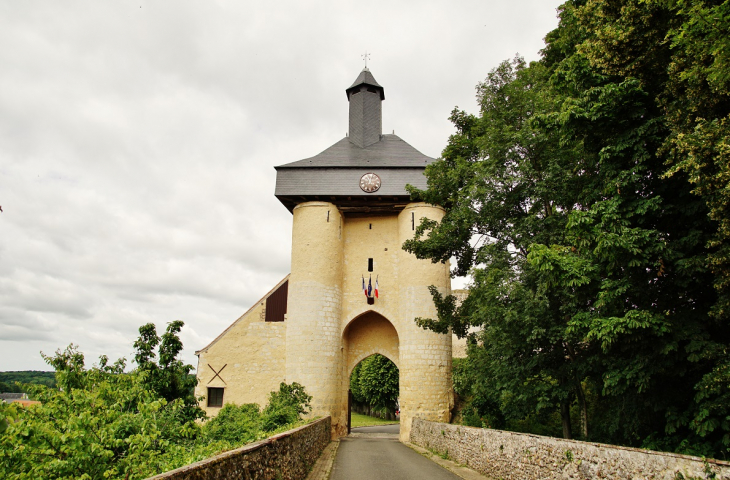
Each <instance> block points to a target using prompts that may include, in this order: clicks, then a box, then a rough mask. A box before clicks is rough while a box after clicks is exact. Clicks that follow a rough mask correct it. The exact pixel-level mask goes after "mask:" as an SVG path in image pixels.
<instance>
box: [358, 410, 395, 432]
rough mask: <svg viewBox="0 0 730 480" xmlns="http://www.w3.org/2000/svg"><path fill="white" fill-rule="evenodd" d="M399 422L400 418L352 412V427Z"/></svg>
mask: <svg viewBox="0 0 730 480" xmlns="http://www.w3.org/2000/svg"><path fill="white" fill-rule="evenodd" d="M396 423H399V422H398V420H383V419H382V418H377V417H369V416H367V415H361V414H359V413H355V412H352V427H353V428H354V427H372V426H375V425H393V424H396Z"/></svg>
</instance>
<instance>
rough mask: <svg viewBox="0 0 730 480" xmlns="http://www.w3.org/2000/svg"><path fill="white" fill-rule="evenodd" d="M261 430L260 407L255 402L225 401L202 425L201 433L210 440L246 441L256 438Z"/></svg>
mask: <svg viewBox="0 0 730 480" xmlns="http://www.w3.org/2000/svg"><path fill="white" fill-rule="evenodd" d="M260 431H261V414H260V408H259V406H258V404H256V403H245V404H243V405H233V404H231V403H227V404H226V405H225V406H224V407H223V408H221V410H220V412H218V415H217V416H216V417H215V418H212V419H210V420H208V421H207V422H206V423H205V425H204V426H203V435H204V436H205V437H206V438H208V439H210V440H224V441H227V442H231V443H248V442H253V441H254V440H257V439H258V438H259V436H260Z"/></svg>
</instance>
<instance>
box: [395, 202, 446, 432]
mask: <svg viewBox="0 0 730 480" xmlns="http://www.w3.org/2000/svg"><path fill="white" fill-rule="evenodd" d="M443 215H444V211H443V210H442V209H441V208H439V207H434V206H432V205H428V204H425V203H411V204H409V205H407V206H406V208H405V209H404V210H403V211H402V212H401V213H400V214H399V215H398V234H399V241H400V243H401V245H402V244H403V242H405V241H406V240H409V239H411V238H413V236H414V234H415V229H416V228H417V227H418V225H419V224H420V223H421V218H423V217H427V218H429V219H431V220H437V221H440V220H441V218H443ZM398 262H399V269H400V275H399V278H398V280H399V283H400V296H401V298H400V310H401V313H400V315H401V319H402V320H403V322H402V325H404V326H405V328H402V329H401V331H399V335H400V338H399V340H400V406H401V419H400V438H401V440H403V441H408V437H409V435H410V431H411V421H412V420H413V418H414V417H419V418H424V419H427V420H433V421H438V422H448V421H449V415H450V410H451V408H452V406H453V401H454V398H453V386H452V381H451V335H450V334H438V333H435V332H432V331H430V330H424V329H422V328H420V327H419V326H417V325H416V324H415V323H414V321H413V320H414V319H415V318H416V317H422V318H433V319H435V318H436V307H435V306H434V303H433V299H432V297H431V293H430V292H429V290H428V287H429V286H430V285H434V286H435V287H436V288H438V290H439V291H440V292H441V293H442V294H443V295H448V294H450V293H451V277H450V276H449V264H448V263H431V262H429V261H424V260H418V259H417V258H416V257H415V255H413V254H410V253H408V252H406V251H404V250H402V251H401V252H400V258H399V260H398Z"/></svg>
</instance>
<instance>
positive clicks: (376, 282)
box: [375, 277, 380, 298]
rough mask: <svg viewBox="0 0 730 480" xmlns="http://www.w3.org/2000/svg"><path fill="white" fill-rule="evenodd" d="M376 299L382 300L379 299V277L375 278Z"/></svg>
mask: <svg viewBox="0 0 730 480" xmlns="http://www.w3.org/2000/svg"><path fill="white" fill-rule="evenodd" d="M375 298H380V297H378V277H375Z"/></svg>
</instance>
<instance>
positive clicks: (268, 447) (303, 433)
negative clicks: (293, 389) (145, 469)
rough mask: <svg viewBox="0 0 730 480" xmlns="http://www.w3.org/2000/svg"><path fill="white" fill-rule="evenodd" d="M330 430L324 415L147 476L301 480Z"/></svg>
mask: <svg viewBox="0 0 730 480" xmlns="http://www.w3.org/2000/svg"><path fill="white" fill-rule="evenodd" d="M330 431H331V425H330V418H329V417H325V418H322V419H320V420H317V421H315V422H312V423H310V424H309V425H304V426H303V427H299V428H295V429H293V430H289V431H288V432H284V433H280V434H278V435H274V436H272V437H269V438H267V439H265V440H261V441H260V442H256V443H251V444H248V445H244V446H243V447H241V448H237V449H235V450H229V451H227V452H223V453H221V454H219V455H216V456H214V457H211V458H207V459H205V460H202V461H200V462H196V463H193V464H191V465H186V466H184V467H180V468H178V469H175V470H171V471H169V472H166V473H163V474H161V475H156V476H154V477H150V478H149V479H148V480H201V479H205V480H238V479H241V478H255V479H257V480H281V479H284V478H285V479H287V480H304V479H305V478H307V475H308V474H309V472H310V471H311V470H312V467H313V466H314V464H315V463H316V462H317V459H318V458H319V456H320V455H321V454H322V451H324V449H325V447H327V445H328V444H329V443H330Z"/></svg>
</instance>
